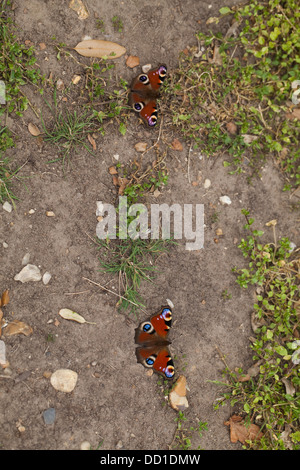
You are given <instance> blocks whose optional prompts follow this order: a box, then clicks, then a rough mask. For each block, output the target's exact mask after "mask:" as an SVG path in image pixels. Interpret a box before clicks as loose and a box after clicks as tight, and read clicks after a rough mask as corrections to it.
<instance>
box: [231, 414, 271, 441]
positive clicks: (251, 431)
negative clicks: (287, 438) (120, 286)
mask: <svg viewBox="0 0 300 470" xmlns="http://www.w3.org/2000/svg"><path fill="white" fill-rule="evenodd" d="M224 424H225V426H230V441H231V442H233V443H235V442H238V441H239V442H241V443H242V444H245V443H246V441H255V440H258V439H261V438H262V436H263V433H262V432H260V428H259V426H257V425H256V424H253V423H251V424H249V425H248V423H247V424H246V423H245V421H244V419H243V418H242V417H241V416H238V415H233V416H231V417H230V418H229V420H228V421H225V422H224Z"/></svg>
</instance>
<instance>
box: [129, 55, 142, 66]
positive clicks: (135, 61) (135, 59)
mask: <svg viewBox="0 0 300 470" xmlns="http://www.w3.org/2000/svg"><path fill="white" fill-rule="evenodd" d="M126 65H127V67H130V68H131V69H133V68H134V67H137V66H138V65H140V59H139V58H138V56H136V55H130V56H128V57H127V60H126Z"/></svg>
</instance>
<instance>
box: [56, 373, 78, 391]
mask: <svg viewBox="0 0 300 470" xmlns="http://www.w3.org/2000/svg"><path fill="white" fill-rule="evenodd" d="M77 377H78V375H77V373H76V372H74V371H73V370H70V369H58V370H56V371H55V372H53V374H52V375H51V377H50V382H51V385H52V387H54V388H55V390H59V391H60V392H65V393H70V392H72V391H73V390H74V388H75V385H76V383H77Z"/></svg>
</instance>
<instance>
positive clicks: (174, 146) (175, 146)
mask: <svg viewBox="0 0 300 470" xmlns="http://www.w3.org/2000/svg"><path fill="white" fill-rule="evenodd" d="M171 145H172V149H173V150H178V151H179V152H181V151H182V150H183V146H182V143H181V142H180V140H178V139H174V140H173V142H172V144H171Z"/></svg>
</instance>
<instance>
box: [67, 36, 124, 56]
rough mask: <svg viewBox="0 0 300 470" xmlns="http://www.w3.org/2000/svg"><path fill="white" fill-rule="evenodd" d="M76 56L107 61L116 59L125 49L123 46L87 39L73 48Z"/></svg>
mask: <svg viewBox="0 0 300 470" xmlns="http://www.w3.org/2000/svg"><path fill="white" fill-rule="evenodd" d="M74 49H75V51H76V52H78V54H80V55H83V56H84V57H98V58H104V57H106V58H107V59H116V58H118V57H121V56H122V55H123V54H125V52H126V49H125V47H123V46H120V45H119V44H117V43H115V42H111V41H104V40H102V39H87V40H86V41H81V42H79V43H78V44H77V46H76V47H74Z"/></svg>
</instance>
